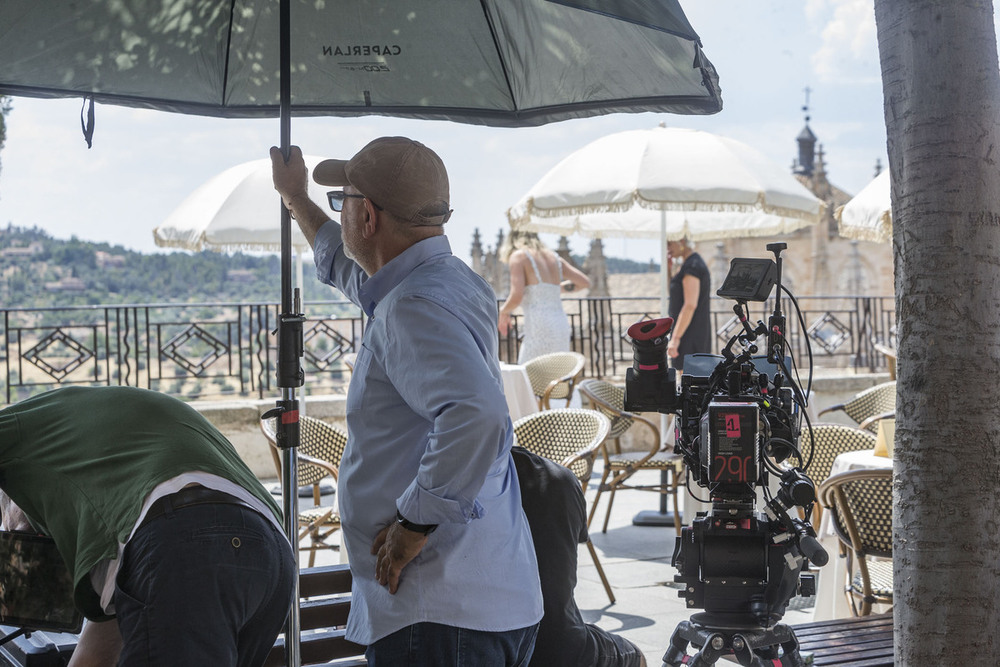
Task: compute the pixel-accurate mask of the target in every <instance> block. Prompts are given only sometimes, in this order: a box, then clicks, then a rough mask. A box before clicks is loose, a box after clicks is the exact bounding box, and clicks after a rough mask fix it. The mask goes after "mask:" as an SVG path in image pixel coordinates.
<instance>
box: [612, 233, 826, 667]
mask: <svg viewBox="0 0 1000 667" xmlns="http://www.w3.org/2000/svg"><path fill="white" fill-rule="evenodd" d="M785 247H786V246H785V244H784V243H772V244H769V245H768V246H767V249H768V250H769V251H771V252H773V253H774V260H771V259H744V258H737V259H733V260H732V262H731V266H730V271H729V274H728V275H727V276H726V279H725V281H724V282H723V285H722V287H721V288H719V290H718V291H717V294H718V295H719V296H722V297H725V298H729V299H733V300H735V301H736V305H735V306H734V308H733V310H734V312H735V314H736V317H737V318H738V320H739V322H740V324H741V329H740V331H739V332H738V333H737V334H736V335H735V336H733V337H732V338H731V339H730V340H729V342H728V344H727V345H726V346H725V348H724V349H723V350H722V354H721V355H711V354H698V355H688V356H687V357H686V358H685V360H684V373H683V374H682V376H681V382H680V391H678V389H677V382H676V374H675V371H674V369H672V368H668V367H667V358H666V347H667V342H668V340H669V335H670V330H671V328H672V326H673V321H672V320H671V319H670V318H662V319H656V320H649V321H644V322H638V323H636V324H634V325H632V327H630V328H629V331H628V335H629V336H630V337H631V339H632V347H633V366H632V367H631V368H630V369H628V372H627V375H626V388H625V409H626V410H629V411H631V412H661V413H669V414H675V415H676V422H675V424H676V428H675V434H676V441H675V447H674V451H675V452H676V453H678V454H680V455H682V456H683V458H684V462H685V464H686V466H687V470H688V476H689V487H690V480H694V481H695V483H696V484H697V485H698V486H700V487H703V488H705V489H707V490H708V494H709V498H710V503H711V504H710V509H709V510H708V511H707V512H699V513H698V518H696V519H694V520H693V521H692V523H691V525H690V526H687V527H685V528H683V530H682V531H681V535H680V536H679V537H678V538H677V542H676V545H675V548H674V554H673V561H672V562H673V565H674V566H675V567H676V568H677V570H678V573H677V574H676V575H675V577H674V579H675V581H676V582H677V583H680V584H682V585H683V589H682V590H681V592H680V593H679V595H680V597H682V598H684V599H686V600H687V606H688V607H689V608H700V609H704V610H705V611H704V612H702V613H698V614H695V615H693V616H692V617H691V619H690V621H684V622H682V623H681V624H680V625H678V627H677V629H676V630H675V631H674V634H673V636H672V637H671V639H670V647H669V648H668V649H667V652H666V654H665V655H664V658H663V664H664V665H665V666H669V667H676V666H678V665H681V664H686V665H688V666H694V667H699V666H701V665H712V664H715V661H716V660H717V659H718V658H719V657H721V656H723V655H727V654H731V655H734V656H735V657H736V659H737V661H738V662H739V664H741V665H764V664H768V665H771V664H781V665H785V666H787V667H798V666H799V665H803V664H804V663H803V661H802V658H801V657H800V656H799V652H798V641H797V640H796V639H795V636H794V634H793V633H792V631H791V628H789V627H788V626H786V625H784V624H780V623H778V621H780V619H781V618H782V616H783V615H784V613H785V609H786V607H787V605H788V602H789V601H790V600H791V598H792V597H793V596H795V595H796V593H799V594H802V595H811V594H815V579H814V576H813V575H812V574H809V573H807V572H805V570H806V566H807V564H808V563H809V562H812V563H815V564H816V565H819V566H822V565H824V564H825V563H826V562H827V560H828V556H827V553H826V551H825V550H824V549H823V548H822V547H821V546H820V544H819V542H818V541H817V540H816V535H815V532H814V531H813V529H812V526H811V525H810V523H809V516H810V514H811V511H812V507H813V503H814V502H815V500H816V491H815V487H814V485H813V482H812V481H811V480H810V479H809V477H808V476H807V475H806V473H805V470H806V469H807V467H808V461H806V460H804V459H803V456H802V453H801V450H800V449H799V436H800V431H801V418H802V414H803V413H804V407H805V400H804V397H803V395H802V392H801V390H800V389H799V387H798V385H797V384H796V383H795V381H794V379H793V376H792V374H791V372H790V370H789V367H790V366H791V360H790V358H789V357H786V341H785V331H786V329H785V318H784V315H783V314H782V312H781V251H782V250H784V249H785ZM775 286H777V290H776V293H775V294H776V295H775V308H774V312H773V314H772V315H771V316H770V318H769V320H768V324H767V325H766V326H765V325H764V323H763V322H760V321H758V322H757V325H756V326H752V325H751V324H750V322H749V321H748V317H747V302H749V301H758V302H764V301H766V300H767V299H768V298H769V296H770V293H771V290H772V288H773V287H775ZM793 301H794V299H793ZM760 340H763V341H765V345H766V349H765V353H764V354H758V352H759V347H758V345H757V342H758V341H760ZM734 348H738V349H734ZM810 458H811V455H810ZM792 462H795V463H796V465H791V463H792ZM782 463H785V465H784V466H782V465H781V464H782ZM772 477H773V480H772ZM772 481H773V482H774V483H773V484H772ZM758 495H759V496H760V498H761V499H762V501H763V511H758V509H757V502H758ZM692 497H693V494H692ZM703 502H704V501H703ZM794 507H801V508H802V509H803V514H804V517H805V518H804V519H801V518H799V516H798V513H797V511H796V512H794V514H795V515H794V516H793V515H792V514H790V513H789V510H791V509H792V508H794ZM689 643H690V644H692V645H694V646H695V647H697V648H699V649H701V650H700V652H698V653H697V654H696V655H695V656H693V658H689V657H688V656H687V654H686V649H687V646H688V644H689ZM779 646H780V648H781V651H779V650H778V649H779ZM765 660H766V661H767V662H766V663H765V662H764V661H765Z"/></svg>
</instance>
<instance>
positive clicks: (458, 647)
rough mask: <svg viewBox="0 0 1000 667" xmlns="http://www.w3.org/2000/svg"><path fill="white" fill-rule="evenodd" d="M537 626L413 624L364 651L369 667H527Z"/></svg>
mask: <svg viewBox="0 0 1000 667" xmlns="http://www.w3.org/2000/svg"><path fill="white" fill-rule="evenodd" d="M537 634H538V626H537V625H532V626H529V627H527V628H520V629H518V630H510V631H508V632H481V631H479V630H467V629H464V628H455V627H452V626H450V625H441V624H439V623H416V624H414V625H410V626H407V627H405V628H403V629H402V630H398V631H396V632H394V633H392V634H391V635H388V636H386V637H383V638H382V639H379V640H378V641H376V642H375V643H374V644H372V645H371V646H369V647H368V650H367V651H366V652H365V657H366V658H368V665H369V667H527V664H528V662H530V661H531V652H532V650H533V649H534V646H535V636H536V635H537Z"/></svg>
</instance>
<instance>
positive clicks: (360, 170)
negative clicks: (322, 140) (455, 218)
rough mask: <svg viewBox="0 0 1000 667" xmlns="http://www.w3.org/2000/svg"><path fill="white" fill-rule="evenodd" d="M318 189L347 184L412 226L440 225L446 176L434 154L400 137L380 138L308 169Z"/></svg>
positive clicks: (445, 207) (445, 215) (444, 208)
mask: <svg viewBox="0 0 1000 667" xmlns="http://www.w3.org/2000/svg"><path fill="white" fill-rule="evenodd" d="M313 180H314V181H316V182H317V183H319V184H320V185H330V186H341V187H342V186H345V185H353V186H354V187H355V188H357V189H358V192H360V193H361V194H363V195H364V196H365V197H367V198H368V199H370V200H371V201H372V202H373V203H374V204H375V205H376V206H379V207H380V208H383V209H385V210H386V211H388V212H389V213H392V214H393V215H396V216H398V217H400V218H402V219H403V220H406V221H408V222H410V223H412V224H414V225H421V226H431V225H443V224H444V223H446V222H447V221H448V218H450V217H451V210H450V209H449V208H448V201H449V190H448V172H447V171H446V170H445V168H444V162H442V161H441V158H440V157H438V155H437V153H435V152H434V151H432V150H431V149H429V148H427V146H424V145H423V144H422V143H420V142H419V141H414V140H413V139H407V138H406V137H381V138H379V139H375V140H374V141H372V142H371V143H369V144H368V145H367V146H365V147H364V148H362V149H361V150H360V151H358V152H357V154H356V155H355V156H354V157H352V158H351V159H350V160H323V161H322V162H320V163H319V164H318V165H316V168H315V169H313Z"/></svg>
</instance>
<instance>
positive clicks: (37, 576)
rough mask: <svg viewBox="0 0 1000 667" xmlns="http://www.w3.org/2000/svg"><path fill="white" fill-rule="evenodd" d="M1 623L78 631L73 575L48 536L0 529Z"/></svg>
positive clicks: (78, 616)
mask: <svg viewBox="0 0 1000 667" xmlns="http://www.w3.org/2000/svg"><path fill="white" fill-rule="evenodd" d="M0 625H12V626H17V627H22V628H27V629H31V630H56V631H58V632H79V631H80V628H81V627H82V625H83V617H82V615H81V614H80V612H79V611H77V609H76V607H75V606H74V605H73V578H72V576H71V575H70V572H69V568H67V567H66V563H65V562H64V561H63V559H62V556H60V555H59V552H58V551H57V550H56V543H55V542H54V541H53V540H52V539H51V538H49V537H42V536H40V535H31V534H28V533H15V532H9V531H0Z"/></svg>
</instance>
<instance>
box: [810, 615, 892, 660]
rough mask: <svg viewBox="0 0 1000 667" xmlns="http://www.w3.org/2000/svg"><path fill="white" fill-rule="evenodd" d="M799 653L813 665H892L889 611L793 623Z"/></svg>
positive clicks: (890, 618) (890, 617) (890, 616)
mask: <svg viewBox="0 0 1000 667" xmlns="http://www.w3.org/2000/svg"><path fill="white" fill-rule="evenodd" d="M792 629H793V630H794V631H795V636H796V638H797V639H798V640H799V650H800V652H801V653H802V656H803V657H805V656H807V655H812V660H813V662H812V664H813V665H816V667H824V666H826V667H892V665H893V662H894V647H893V634H892V615H891V614H883V615H878V616H863V617H860V618H846V619H836V620H833V621H819V622H816V623H804V624H802V625H796V626H793V627H792Z"/></svg>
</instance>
